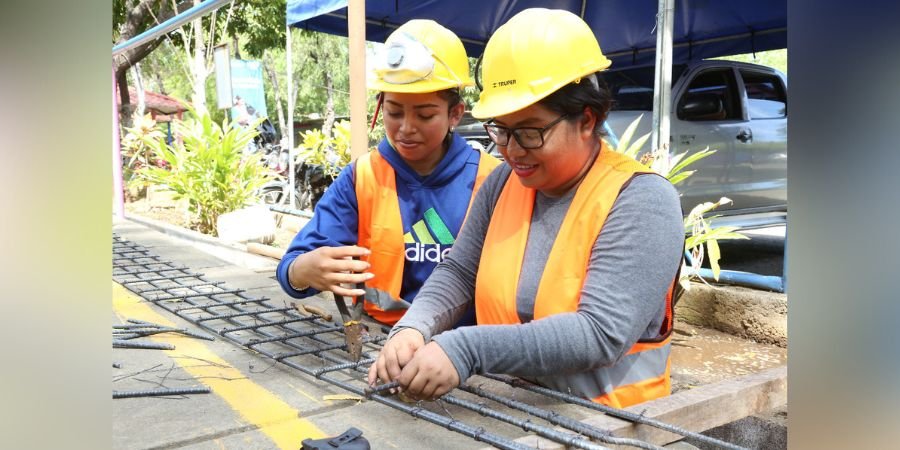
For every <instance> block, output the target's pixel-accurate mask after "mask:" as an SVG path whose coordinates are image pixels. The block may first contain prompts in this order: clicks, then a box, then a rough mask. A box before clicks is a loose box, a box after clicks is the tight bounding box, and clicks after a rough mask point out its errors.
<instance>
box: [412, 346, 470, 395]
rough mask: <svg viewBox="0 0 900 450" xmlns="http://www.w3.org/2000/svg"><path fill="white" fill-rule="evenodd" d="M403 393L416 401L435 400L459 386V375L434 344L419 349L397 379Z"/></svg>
mask: <svg viewBox="0 0 900 450" xmlns="http://www.w3.org/2000/svg"><path fill="white" fill-rule="evenodd" d="M397 380H398V381H400V385H401V386H403V392H404V393H405V394H406V395H408V396H410V397H412V398H414V399H416V400H435V399H437V398H440V397H441V396H442V395H444V394H446V393H447V392H450V390H452V389H453V388H455V387H456V386H459V383H460V380H459V374H458V373H457V372H456V367H455V366H454V365H453V362H452V361H450V358H449V357H448V356H447V354H446V353H445V352H444V349H442V348H441V346H440V345H438V344H437V343H436V342H430V343H428V344H427V345H425V346H424V347H422V348H420V349H419V350H418V351H417V352H416V354H415V355H414V356H413V358H412V359H411V360H410V361H409V363H408V364H406V366H404V367H403V370H402V371H401V372H400V376H399V377H397Z"/></svg>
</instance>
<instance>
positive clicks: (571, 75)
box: [472, 8, 610, 119]
mask: <svg viewBox="0 0 900 450" xmlns="http://www.w3.org/2000/svg"><path fill="white" fill-rule="evenodd" d="M609 65H610V61H609V59H607V58H606V57H605V56H603V53H602V52H601V51H600V44H599V43H597V38H596V37H594V33H593V32H592V31H591V29H590V27H588V25H587V24H586V23H585V22H584V21H583V20H581V18H580V17H578V16H576V15H575V14H572V13H571V12H569V11H565V10H560V9H546V8H529V9H526V10H523V11H521V12H520V13H518V14H516V15H515V16H513V17H512V18H510V19H509V21H507V22H506V23H505V24H503V25H501V26H500V28H498V29H497V31H496V32H494V35H493V36H491V38H490V40H488V43H487V46H486V47H485V49H484V58H483V60H482V72H481V73H482V85H483V88H484V89H483V90H482V91H481V96H480V97H479V98H478V103H476V104H475V106H474V107H473V108H472V116H474V117H476V118H478V119H487V118H491V117H497V116H502V115H504V114H509V113H512V112H515V111H518V110H520V109H522V108H525V107H528V106H529V105H532V104H534V103H536V102H537V101H539V100H541V99H542V98H544V97H546V96H548V95H550V94H552V93H554V92H556V91H557V90H558V89H559V88H561V87H563V86H565V85H566V84H569V83H571V82H573V81H579V80H581V78H582V77H584V76H585V75H588V74H592V73H594V72H598V71H601V70H604V69H606V68H607V67H609Z"/></svg>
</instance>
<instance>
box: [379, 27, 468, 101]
mask: <svg viewBox="0 0 900 450" xmlns="http://www.w3.org/2000/svg"><path fill="white" fill-rule="evenodd" d="M372 67H373V70H372V73H370V77H369V83H368V84H369V89H372V90H376V91H382V92H404V93H421V92H436V91H441V90H444V89H449V88H454V87H455V88H461V87H463V86H472V85H473V84H475V83H474V81H472V78H471V77H470V76H469V58H468V57H467V56H466V49H465V47H463V43H462V41H460V40H459V37H457V36H456V34H454V33H453V32H452V31H450V30H448V29H446V28H444V27H443V26H441V25H440V24H438V23H437V22H435V21H433V20H424V19H415V20H410V21H409V22H406V23H405V24H403V25H401V26H400V28H397V29H396V30H394V32H393V33H391V35H390V36H388V38H387V40H386V41H385V42H384V48H382V49H381V51H380V52H379V53H378V54H377V55H376V56H375V62H374V64H373V65H372Z"/></svg>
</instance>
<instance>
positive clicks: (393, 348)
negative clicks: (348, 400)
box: [367, 328, 425, 386]
mask: <svg viewBox="0 0 900 450" xmlns="http://www.w3.org/2000/svg"><path fill="white" fill-rule="evenodd" d="M424 345H425V337H424V336H422V333H420V332H419V330H416V329H415V328H404V329H403V330H400V331H398V332H397V334H395V335H393V336H391V338H390V339H389V340H388V341H387V342H386V343H385V344H384V348H382V349H381V353H379V354H378V359H376V360H375V363H374V364H372V365H371V366H370V367H369V376H368V379H367V381H368V382H369V386H375V383H376V382H377V381H378V380H381V382H382V383H390V382H391V381H393V380H395V379H397V377H399V376H400V371H401V370H402V369H403V366H405V365H406V364H407V363H408V362H409V361H410V360H411V359H412V357H413V355H415V354H416V351H417V350H419V349H420V348H422V347H423V346H424Z"/></svg>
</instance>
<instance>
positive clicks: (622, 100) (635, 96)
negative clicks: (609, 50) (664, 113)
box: [601, 64, 687, 111]
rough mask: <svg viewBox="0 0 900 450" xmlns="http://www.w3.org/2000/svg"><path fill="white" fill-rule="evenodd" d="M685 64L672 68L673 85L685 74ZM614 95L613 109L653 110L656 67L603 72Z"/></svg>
mask: <svg viewBox="0 0 900 450" xmlns="http://www.w3.org/2000/svg"><path fill="white" fill-rule="evenodd" d="M685 67H687V66H686V65H685V64H676V65H673V66H672V84H673V85H674V84H675V82H676V81H678V78H679V77H680V76H681V74H682V73H684V69H685ZM601 75H603V79H604V80H605V81H606V84H607V86H609V90H610V92H612V95H613V106H612V109H613V110H614V111H616V110H624V111H651V110H653V76H654V66H644V67H633V68H629V69H622V70H614V71H606V72H601Z"/></svg>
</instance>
